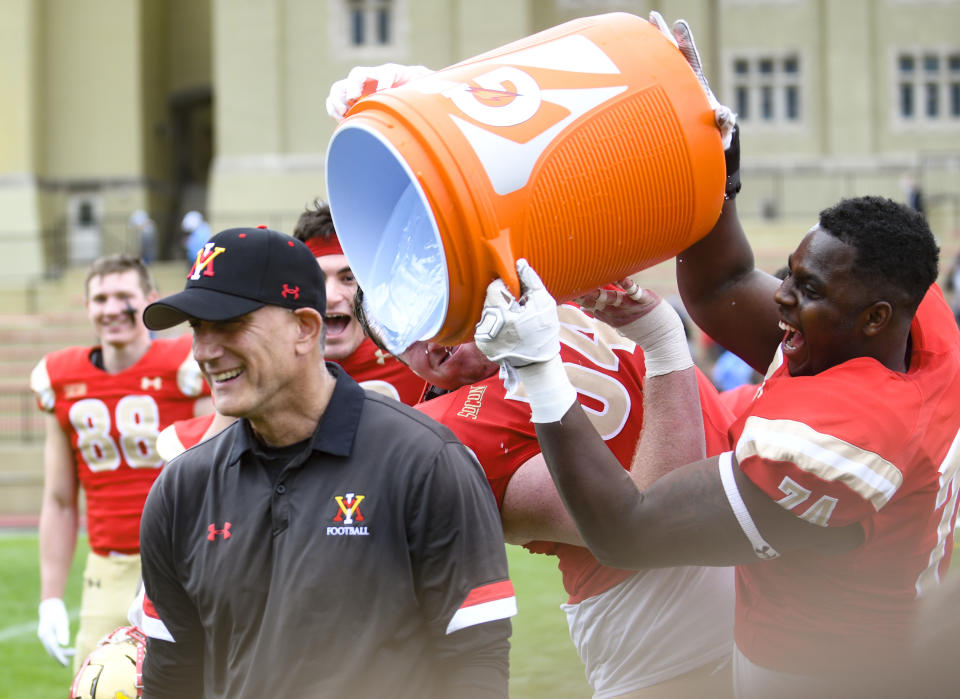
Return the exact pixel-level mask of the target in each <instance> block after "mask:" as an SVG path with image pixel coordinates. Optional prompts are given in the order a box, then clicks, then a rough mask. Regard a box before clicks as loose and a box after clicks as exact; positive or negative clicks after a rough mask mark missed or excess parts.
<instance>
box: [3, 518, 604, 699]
mask: <svg viewBox="0 0 960 699" xmlns="http://www.w3.org/2000/svg"><path fill="white" fill-rule="evenodd" d="M86 551H87V549H86V540H85V539H83V540H81V542H80V545H79V546H78V547H77V562H75V564H74V566H73V569H72V570H71V574H70V581H69V586H68V589H67V595H66V599H65V602H66V603H67V609H68V610H69V611H70V617H71V631H72V632H74V633H75V632H76V622H77V614H78V612H79V608H80V573H81V565H80V563H79V561H82V560H83V558H84V557H85V556H86ZM507 554H508V557H509V559H510V577H511V578H512V580H513V583H514V587H515V588H516V592H517V600H518V605H519V608H520V614H519V615H518V616H517V617H515V618H514V624H513V639H512V651H511V654H510V664H511V668H510V674H511V680H510V696H511V697H514V698H515V699H540V698H541V697H550V699H579V698H582V697H589V696H590V689H589V687H588V686H587V683H586V681H585V680H584V677H583V666H582V665H581V664H580V659H579V658H578V657H577V654H576V651H574V649H573V644H572V643H571V642H570V637H569V635H568V633H567V624H566V620H565V618H564V614H563V612H562V611H561V610H560V603H561V602H562V601H563V600H564V595H563V588H562V586H561V584H560V574H559V572H558V571H557V567H556V562H555V559H553V558H549V557H547V556H533V555H531V554H529V553H527V552H526V551H525V550H523V549H522V548H519V547H516V546H508V547H507ZM39 589H40V583H39V572H38V564H37V536H36V534H35V533H33V532H25V533H6V534H0V699H65V697H66V696H67V692H68V690H69V688H70V682H71V680H72V677H71V673H70V670H69V669H67V668H61V667H60V666H59V665H58V664H57V663H56V662H54V661H53V660H52V659H51V658H50V657H49V656H48V655H47V653H46V651H45V650H44V649H43V646H42V645H40V641H39V640H37V636H36V623H37V602H38V601H39V600H38V592H39Z"/></svg>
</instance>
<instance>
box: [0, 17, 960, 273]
mask: <svg viewBox="0 0 960 699" xmlns="http://www.w3.org/2000/svg"><path fill="white" fill-rule="evenodd" d="M654 8H656V9H659V10H660V11H661V12H662V13H663V14H664V16H665V17H666V18H667V19H668V20H669V21H672V20H673V19H674V18H676V17H685V18H686V19H688V20H689V21H690V23H691V25H692V27H693V28H694V31H695V33H696V37H697V41H698V44H699V47H700V50H701V53H702V55H703V59H704V62H705V64H706V69H707V72H708V75H709V77H710V79H711V82H712V84H713V85H714V87H715V91H716V92H717V94H718V96H719V97H720V99H721V101H723V102H725V103H727V104H730V105H731V106H733V107H734V108H735V109H736V110H737V111H738V112H739V113H740V119H741V122H742V125H743V152H744V155H743V178H744V182H745V185H744V191H743V193H742V195H741V200H740V201H741V202H742V203H741V213H742V215H743V216H744V217H745V218H747V219H754V221H752V222H751V223H754V225H755V226H757V227H761V228H763V229H764V230H770V231H781V230H782V231H785V233H784V235H789V237H790V241H791V242H796V240H797V239H799V236H800V234H801V233H802V232H803V231H804V230H805V228H806V226H808V225H809V224H810V223H812V222H813V220H814V219H815V216H816V212H817V211H818V210H819V209H820V208H822V207H823V206H826V205H829V204H830V203H833V202H834V201H835V200H837V199H838V198H840V197H842V196H850V195H858V194H866V193H876V194H883V195H886V196H890V197H893V198H897V199H904V198H905V197H906V193H905V189H904V187H905V185H906V184H907V183H908V182H909V181H912V182H914V183H916V184H918V185H919V186H920V188H921V190H922V192H923V195H924V201H925V204H926V209H927V213H928V215H929V217H930V220H931V223H932V225H933V227H934V229H935V231H936V232H937V234H938V235H939V236H940V238H941V240H942V242H943V244H944V247H945V252H948V251H953V250H955V249H956V247H957V240H958V237H960V0H661V2H640V1H633V2H628V1H626V0H620V1H617V0H609V1H606V2H604V1H601V0H484V1H483V2H476V1H475V0H0V104H2V105H3V109H2V110H0V211H2V212H3V216H0V285H2V286H6V287H9V286H16V285H22V284H24V283H29V282H30V281H31V280H36V279H39V278H43V277H50V276H55V275H57V274H59V273H61V272H62V271H63V269H64V268H65V267H70V266H77V265H81V264H83V263H85V262H86V261H87V260H89V259H90V258H91V257H93V256H95V255H96V254H99V253H103V252H109V251H114V250H118V249H124V250H136V249H137V245H138V243H137V240H136V236H135V234H134V233H133V231H132V230H131V228H130V226H129V224H128V217H129V214H130V213H131V212H132V211H133V210H134V209H137V208H144V209H146V210H147V211H149V213H150V215H151V216H152V217H153V219H154V220H155V221H157V223H158V231H159V242H160V250H161V254H162V255H163V256H164V257H167V258H176V257H178V256H182V254H183V252H182V247H181V243H182V234H181V231H180V230H179V222H180V219H181V218H182V216H183V214H184V212H186V211H188V210H190V209H197V210H200V211H202V212H203V213H204V214H205V215H206V216H207V218H208V219H209V220H210V222H211V227H212V229H213V230H218V229H220V228H224V227H228V226H232V225H238V224H248V225H249V224H258V223H266V224H269V225H271V226H272V227H275V228H279V229H281V230H288V231H289V230H290V229H291V228H292V226H293V223H294V221H295V220H296V217H297V215H298V214H299V212H300V211H301V210H302V208H303V206H304V205H305V204H306V203H307V202H309V201H310V200H312V199H313V198H314V197H315V196H323V195H324V193H325V182H324V152H325V149H326V145H327V142H328V140H329V138H330V135H331V133H332V131H333V123H332V121H331V120H330V119H329V118H328V116H327V114H326V110H325V108H324V99H325V97H326V94H327V90H328V88H329V86H330V84H331V82H332V81H334V80H335V79H337V78H340V77H342V76H343V75H345V74H346V72H347V71H348V70H349V68H350V67H352V66H354V65H358V64H365V65H374V64H379V63H383V62H386V61H395V62H400V63H419V64H424V65H427V66H431V67H443V66H446V65H450V64H452V63H454V62H457V61H458V60H461V59H463V58H467V57H470V56H473V55H476V54H478V53H481V52H483V51H485V50H487V49H490V48H494V47H497V46H500V45H502V44H505V43H507V42H509V41H512V40H514V39H517V38H520V37H523V36H526V35H529V34H532V33H534V32H536V31H538V30H541V29H544V28H547V27H550V26H553V25H555V24H558V23H560V22H563V21H566V20H569V19H572V18H575V17H579V16H585V15H590V14H598V13H601V12H607V11H627V12H632V13H635V14H639V15H642V16H646V15H647V13H648V12H649V11H650V10H651V9H654Z"/></svg>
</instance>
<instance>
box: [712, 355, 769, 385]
mask: <svg viewBox="0 0 960 699" xmlns="http://www.w3.org/2000/svg"><path fill="white" fill-rule="evenodd" d="M710 378H711V379H712V380H713V384H714V386H716V387H717V390H718V391H729V390H731V389H734V388H737V387H739V386H743V385H744V384H747V383H756V382H757V379H758V378H759V374H757V372H755V371H754V370H753V367H751V366H750V365H749V364H747V363H746V362H745V361H743V360H742V359H740V357H738V356H737V355H735V354H734V353H733V352H731V351H730V350H724V351H723V353H722V354H721V355H720V356H719V357H717V361H716V362H714V365H713V370H712V371H711V372H710Z"/></svg>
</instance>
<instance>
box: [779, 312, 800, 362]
mask: <svg viewBox="0 0 960 699" xmlns="http://www.w3.org/2000/svg"><path fill="white" fill-rule="evenodd" d="M780 329H781V330H783V352H784V354H786V355H791V354H795V353H796V352H798V351H799V350H800V349H801V348H802V347H803V345H804V339H803V333H802V332H800V331H799V330H797V328H795V327H794V326H792V325H790V324H789V323H785V322H783V321H782V320H781V321H780Z"/></svg>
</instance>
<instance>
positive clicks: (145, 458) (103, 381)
mask: <svg viewBox="0 0 960 699" xmlns="http://www.w3.org/2000/svg"><path fill="white" fill-rule="evenodd" d="M191 344H192V338H191V336H190V335H189V334H187V335H183V336H181V337H177V338H172V339H171V338H161V339H156V340H154V341H153V342H152V343H151V345H150V348H149V349H148V350H147V352H146V354H144V356H143V357H141V359H140V361H138V362H137V363H136V364H134V365H133V366H131V367H130V368H128V369H126V370H124V371H121V372H118V373H116V374H110V373H107V372H106V371H104V370H102V369H100V368H98V367H96V366H95V365H94V364H93V362H92V361H91V360H90V354H91V352H92V351H93V350H94V349H95V348H94V347H68V348H66V349H62V350H58V351H56V352H51V353H50V354H48V355H46V356H45V357H44V358H43V359H42V360H40V362H39V363H38V364H37V366H36V367H35V368H34V370H33V372H32V373H31V375H30V387H31V388H32V389H33V391H34V394H35V395H36V398H37V403H38V405H39V406H40V409H41V410H43V411H45V412H48V413H53V414H55V415H56V418H57V421H58V422H59V423H60V427H61V428H62V429H63V431H64V434H66V435H67V436H68V437H69V439H70V445H71V447H72V449H73V456H74V462H75V464H76V468H77V477H78V479H79V481H80V483H81V485H82V486H83V489H84V492H85V494H86V499H87V531H88V533H89V537H90V547H91V548H92V549H93V550H94V551H97V552H101V553H102V552H108V551H120V552H123V553H135V552H137V551H138V550H139V543H138V542H139V528H140V512H141V510H142V509H143V502H144V500H145V499H146V497H147V492H148V491H149V490H150V486H151V485H152V484H153V481H154V479H156V477H157V475H158V474H159V473H160V468H161V467H162V466H163V459H162V458H161V457H160V455H159V454H158V453H157V449H156V441H157V435H158V434H159V432H160V430H162V429H163V428H164V427H166V426H167V425H169V424H170V423H172V422H174V421H176V420H182V419H185V418H188V417H192V416H193V410H194V402H195V401H196V399H197V398H199V397H201V396H204V395H208V394H209V389H208V388H207V385H206V383H205V382H204V380H203V377H202V375H201V374H200V368H199V366H198V365H197V363H196V361H195V360H194V359H193V354H192V352H191Z"/></svg>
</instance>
